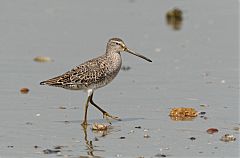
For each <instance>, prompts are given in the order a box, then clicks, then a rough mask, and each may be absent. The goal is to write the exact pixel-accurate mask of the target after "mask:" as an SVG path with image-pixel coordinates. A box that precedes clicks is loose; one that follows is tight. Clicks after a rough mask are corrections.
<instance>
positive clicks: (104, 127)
mask: <svg viewBox="0 0 240 158" xmlns="http://www.w3.org/2000/svg"><path fill="white" fill-rule="evenodd" d="M107 129H108V126H107V125H104V124H99V123H94V124H93V125H92V130H96V131H105V130H107Z"/></svg>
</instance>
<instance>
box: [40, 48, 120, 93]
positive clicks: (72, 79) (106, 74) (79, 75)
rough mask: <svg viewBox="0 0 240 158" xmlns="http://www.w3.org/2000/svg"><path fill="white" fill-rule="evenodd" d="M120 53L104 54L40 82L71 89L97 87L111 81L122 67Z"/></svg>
mask: <svg viewBox="0 0 240 158" xmlns="http://www.w3.org/2000/svg"><path fill="white" fill-rule="evenodd" d="M121 64H122V60H121V55H120V53H112V54H104V55H102V56H100V57H97V58H94V59H91V60H89V61H87V62H84V63H82V64H80V65H79V66H76V67H75V68H73V69H72V70H70V71H68V72H66V73H64V74H62V75H60V76H57V77H54V78H51V79H49V80H46V81H43V82H41V83H40V84H41V85H44V84H47V85H50V86H55V87H62V88H65V89H71V90H82V89H83V90H84V89H85V90H86V89H97V88H99V87H103V86H105V85H106V84H108V83H109V82H111V81H112V80H113V79H114V78H115V76H116V75H117V74H118V72H119V70H120V68H121Z"/></svg>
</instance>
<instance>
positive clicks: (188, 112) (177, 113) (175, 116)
mask: <svg viewBox="0 0 240 158" xmlns="http://www.w3.org/2000/svg"><path fill="white" fill-rule="evenodd" d="M197 115H198V113H197V111H196V110H195V109H194V108H184V107H181V108H172V110H171V111H170V114H169V116H170V117H171V119H172V120H174V121H191V120H193V119H194V118H195V117H196V116H197Z"/></svg>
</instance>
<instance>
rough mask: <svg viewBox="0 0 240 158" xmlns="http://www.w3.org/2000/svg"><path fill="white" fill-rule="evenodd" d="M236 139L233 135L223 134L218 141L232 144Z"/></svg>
mask: <svg viewBox="0 0 240 158" xmlns="http://www.w3.org/2000/svg"><path fill="white" fill-rule="evenodd" d="M236 139H237V138H235V137H234V136H233V135H230V134H225V135H224V136H222V138H221V139H220V140H221V141H223V142H233V141H235V140H236Z"/></svg>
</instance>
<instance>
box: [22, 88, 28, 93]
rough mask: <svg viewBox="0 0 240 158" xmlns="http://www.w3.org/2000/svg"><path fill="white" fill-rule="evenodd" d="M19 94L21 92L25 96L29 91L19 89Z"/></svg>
mask: <svg viewBox="0 0 240 158" xmlns="http://www.w3.org/2000/svg"><path fill="white" fill-rule="evenodd" d="M20 92H21V93H22V94H27V93H28V92H29V89H28V88H21V89H20Z"/></svg>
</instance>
